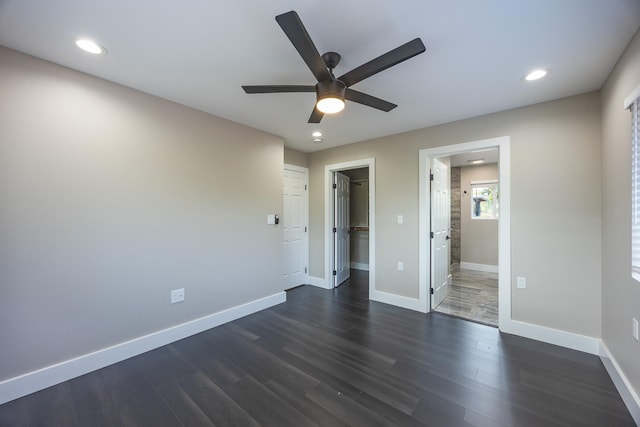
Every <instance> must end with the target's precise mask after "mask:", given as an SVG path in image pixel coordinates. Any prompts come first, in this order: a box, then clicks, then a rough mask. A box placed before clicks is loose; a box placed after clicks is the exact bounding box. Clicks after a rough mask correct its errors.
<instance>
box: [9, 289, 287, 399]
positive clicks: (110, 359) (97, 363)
mask: <svg viewBox="0 0 640 427" xmlns="http://www.w3.org/2000/svg"><path fill="white" fill-rule="evenodd" d="M286 300H287V295H286V293H285V292H279V293H277V294H274V295H270V296H267V297H264V298H261V299H258V300H255V301H251V302H248V303H246V304H242V305H238V306H236V307H232V308H229V309H227V310H223V311H220V312H218V313H214V314H210V315H208V316H205V317H201V318H199V319H195V320H191V321H189V322H185V323H182V324H180V325H176V326H172V327H170V328H167V329H164V330H162V331H158V332H154V333H151V334H149V335H145V336H142V337H138V338H134V339H132V340H129V341H126V342H123V343H120V344H116V345H114V346H111V347H107V348H103V349H101V350H98V351H95V352H93V353H89V354H84V355H82V356H79V357H76V358H74V359H70V360H66V361H64V362H61V363H57V364H55V365H51V366H47V367H45V368H42V369H38V370H37V371H33V372H29V373H26V374H24V375H20V376H18V377H14V378H9V379H7V380H4V381H2V382H0V404H3V403H6V402H9V401H11V400H14V399H17V398H19V397H22V396H26V395H28V394H31V393H34V392H36V391H39V390H42V389H45V388H47V387H51V386H53V385H55V384H59V383H61V382H64V381H67V380H70V379H72V378H75V377H79V376H81V375H84V374H86V373H89V372H91V371H95V370H97V369H100V368H104V367H105V366H109V365H112V364H114V363H117V362H120V361H123V360H125V359H128V358H130V357H133V356H137V355H139V354H142V353H145V352H147V351H149V350H153V349H155V348H158V347H162V346H163V345H167V344H171V343H172V342H175V341H178V340H181V339H183V338H186V337H189V336H191V335H195V334H198V333H200V332H203V331H206V330H207V329H211V328H215V327H216V326H220V325H222V324H224V323H227V322H231V321H232V320H236V319H239V318H241V317H244V316H248V315H250V314H253V313H256V312H258V311H261V310H264V309H266V308H269V307H272V306H274V305H277V304H280V303H283V302H285V301H286Z"/></svg>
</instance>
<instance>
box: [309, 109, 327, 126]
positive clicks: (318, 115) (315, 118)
mask: <svg viewBox="0 0 640 427" xmlns="http://www.w3.org/2000/svg"><path fill="white" fill-rule="evenodd" d="M323 117H324V113H323V112H322V111H320V110H318V108H317V107H313V112H312V113H311V115H310V116H309V121H308V122H307V123H320V120H322V118H323Z"/></svg>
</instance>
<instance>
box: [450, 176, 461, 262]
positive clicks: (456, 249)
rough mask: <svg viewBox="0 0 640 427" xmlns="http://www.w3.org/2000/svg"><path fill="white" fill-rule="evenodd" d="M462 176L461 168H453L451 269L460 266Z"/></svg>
mask: <svg viewBox="0 0 640 427" xmlns="http://www.w3.org/2000/svg"><path fill="white" fill-rule="evenodd" d="M460 176H461V168H459V167H457V168H451V271H452V272H453V271H456V270H457V269H458V268H459V266H460V192H461V191H460Z"/></svg>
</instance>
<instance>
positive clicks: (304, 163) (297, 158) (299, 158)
mask: <svg viewBox="0 0 640 427" xmlns="http://www.w3.org/2000/svg"><path fill="white" fill-rule="evenodd" d="M284 162H285V163H286V164H288V165H293V166H300V167H303V168H308V167H309V154H307V153H303V152H302V151H298V150H294V149H293V148H285V149H284Z"/></svg>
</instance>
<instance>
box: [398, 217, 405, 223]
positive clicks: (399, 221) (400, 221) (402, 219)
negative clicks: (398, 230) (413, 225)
mask: <svg viewBox="0 0 640 427" xmlns="http://www.w3.org/2000/svg"><path fill="white" fill-rule="evenodd" d="M398 224H400V225H402V224H404V216H402V215H398Z"/></svg>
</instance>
